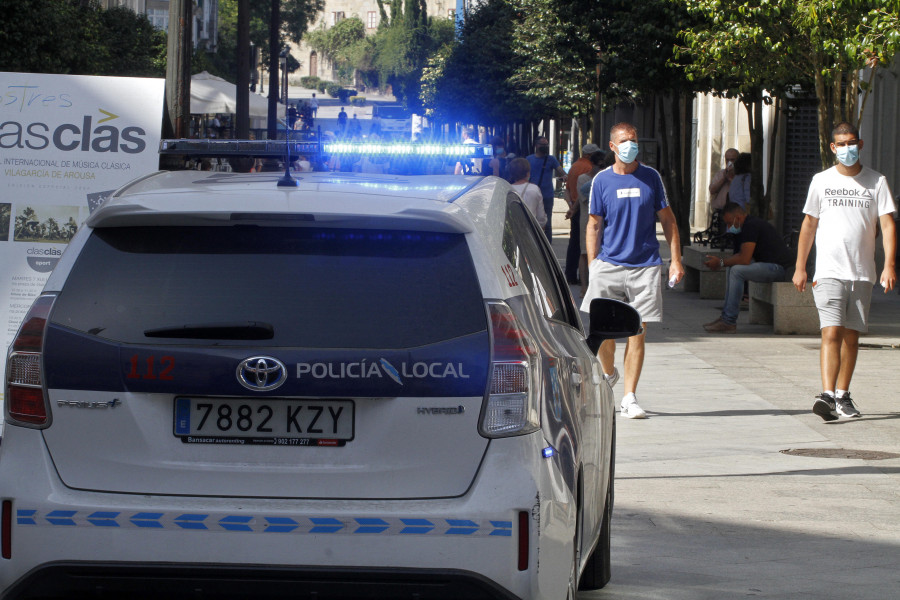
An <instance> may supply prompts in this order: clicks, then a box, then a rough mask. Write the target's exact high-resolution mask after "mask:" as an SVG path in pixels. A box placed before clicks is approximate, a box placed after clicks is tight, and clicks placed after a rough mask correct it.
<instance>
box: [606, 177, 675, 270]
mask: <svg viewBox="0 0 900 600" xmlns="http://www.w3.org/2000/svg"><path fill="white" fill-rule="evenodd" d="M667 206H669V201H668V198H666V189H665V187H664V186H663V182H662V178H661V177H660V176H659V173H658V172H657V171H656V169H653V168H651V167H648V166H645V165H643V164H638V168H637V170H636V171H635V172H634V173H629V174H628V175H617V174H616V173H614V172H613V168H612V167H609V168H607V169H604V170H603V171H600V172H599V173H597V176H596V177H594V182H593V184H592V185H591V211H590V212H591V214H592V215H597V216H600V217H603V232H602V234H603V240H602V242H601V244H600V254H599V258H600V259H601V260H602V261H604V262H608V263H612V264H614V265H621V266H625V267H649V266H652V265H660V264H662V259H660V257H659V241H657V239H656V213H658V212H659V211H661V210H662V209H664V208H666V207H667Z"/></svg>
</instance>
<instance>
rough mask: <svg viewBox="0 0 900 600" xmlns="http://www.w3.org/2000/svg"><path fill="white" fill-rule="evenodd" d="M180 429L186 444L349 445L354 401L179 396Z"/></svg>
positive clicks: (177, 429)
mask: <svg viewBox="0 0 900 600" xmlns="http://www.w3.org/2000/svg"><path fill="white" fill-rule="evenodd" d="M174 412H175V415H174V418H175V425H174V433H175V435H176V436H177V437H180V438H181V441H182V442H184V443H186V444H262V445H269V446H343V445H344V444H346V443H347V442H348V441H350V440H352V439H353V427H354V404H353V401H352V400H279V399H265V400H262V399H252V400H249V399H246V398H244V399H242V398H227V399H226V398H184V397H182V398H176V399H175V411H174Z"/></svg>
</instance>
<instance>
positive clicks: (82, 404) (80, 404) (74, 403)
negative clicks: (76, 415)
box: [56, 398, 122, 408]
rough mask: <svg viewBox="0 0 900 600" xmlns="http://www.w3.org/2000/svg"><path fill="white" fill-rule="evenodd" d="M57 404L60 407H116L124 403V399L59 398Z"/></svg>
mask: <svg viewBox="0 0 900 600" xmlns="http://www.w3.org/2000/svg"><path fill="white" fill-rule="evenodd" d="M56 405H57V406H59V407H63V406H68V407H70V408H115V407H117V406H121V405H122V401H121V400H119V399H118V398H113V399H112V400H110V401H108V402H88V401H85V400H57V401H56Z"/></svg>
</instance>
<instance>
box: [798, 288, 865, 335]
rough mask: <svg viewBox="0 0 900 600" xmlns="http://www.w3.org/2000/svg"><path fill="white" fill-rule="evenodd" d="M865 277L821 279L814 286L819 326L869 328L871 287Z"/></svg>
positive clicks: (863, 331) (854, 328)
mask: <svg viewBox="0 0 900 600" xmlns="http://www.w3.org/2000/svg"><path fill="white" fill-rule="evenodd" d="M873 287H875V285H874V284H872V283H870V282H868V281H845V280H843V279H820V280H819V281H817V282H816V284H815V285H814V286H813V297H814V298H815V300H816V308H818V309H819V327H820V328H823V327H846V328H847V329H853V330H856V331H859V332H861V333H865V332H866V331H868V329H869V305H870V304H871V303H872V288H873Z"/></svg>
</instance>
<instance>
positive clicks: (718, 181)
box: [709, 148, 741, 212]
mask: <svg viewBox="0 0 900 600" xmlns="http://www.w3.org/2000/svg"><path fill="white" fill-rule="evenodd" d="M740 155H741V153H740V152H738V151H737V149H735V148H729V149H728V150H726V151H725V168H724V169H720V170H719V172H718V173H716V174H715V175H713V178H712V181H710V182H709V196H710V199H709V209H710V210H711V211H713V212H715V211H717V210H722V209H723V208H725V203H726V202H727V201H728V188H729V187H731V181H732V180H733V179H734V163H735V162H737V159H738V157H739V156H740Z"/></svg>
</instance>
